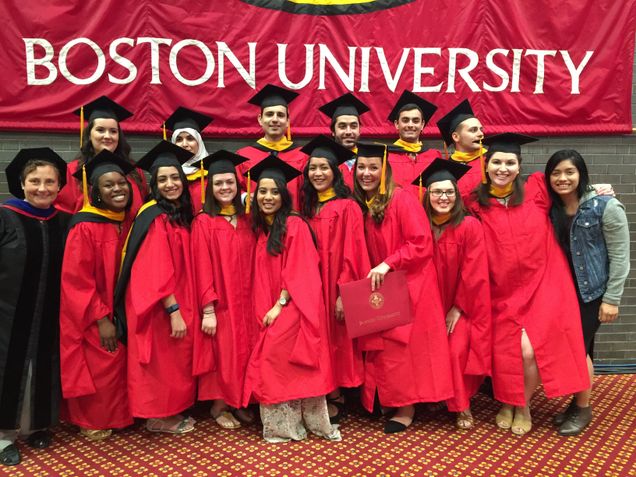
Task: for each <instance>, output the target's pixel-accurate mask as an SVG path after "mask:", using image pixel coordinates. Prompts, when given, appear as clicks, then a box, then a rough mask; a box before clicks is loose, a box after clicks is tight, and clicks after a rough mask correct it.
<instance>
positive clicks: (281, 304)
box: [278, 296, 291, 306]
mask: <svg viewBox="0 0 636 477" xmlns="http://www.w3.org/2000/svg"><path fill="white" fill-rule="evenodd" d="M290 301H291V298H285V297H284V296H281V297H280V298H279V299H278V303H279V304H280V306H285V305H287V303H289V302H290Z"/></svg>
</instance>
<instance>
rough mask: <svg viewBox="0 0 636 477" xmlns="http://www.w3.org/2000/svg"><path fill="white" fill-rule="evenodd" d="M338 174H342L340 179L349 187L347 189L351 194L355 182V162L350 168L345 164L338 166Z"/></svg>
mask: <svg viewBox="0 0 636 477" xmlns="http://www.w3.org/2000/svg"><path fill="white" fill-rule="evenodd" d="M340 172H342V179H343V180H344V183H345V184H346V185H347V186H349V189H351V191H352V192H353V183H354V182H355V180H356V171H355V162H354V163H353V165H352V166H351V167H349V166H348V165H347V164H346V163H345V164H340Z"/></svg>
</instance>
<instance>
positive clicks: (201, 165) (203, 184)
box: [199, 160, 205, 207]
mask: <svg viewBox="0 0 636 477" xmlns="http://www.w3.org/2000/svg"><path fill="white" fill-rule="evenodd" d="M199 172H200V173H201V206H202V207H203V204H205V175H204V173H203V161H202V160H201V161H199Z"/></svg>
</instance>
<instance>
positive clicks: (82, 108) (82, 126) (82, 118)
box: [80, 106, 84, 149]
mask: <svg viewBox="0 0 636 477" xmlns="http://www.w3.org/2000/svg"><path fill="white" fill-rule="evenodd" d="M83 136H84V106H82V107H81V108H80V149H81V148H82V145H83V144H82V143H83V141H84V139H83Z"/></svg>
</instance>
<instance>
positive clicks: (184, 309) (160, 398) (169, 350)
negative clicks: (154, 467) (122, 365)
mask: <svg viewBox="0 0 636 477" xmlns="http://www.w3.org/2000/svg"><path fill="white" fill-rule="evenodd" d="M172 294H174V296H175V298H176V300H177V303H178V304H179V310H180V311H181V316H182V317H183V320H184V321H185V323H186V326H187V332H186V336H185V337H183V338H181V339H175V338H171V337H170V334H171V333H172V328H171V326H170V317H169V316H168V314H167V313H166V311H165V307H164V305H163V302H162V299H163V298H166V297H168V296H170V295H172ZM195 310H196V308H195V305H194V279H193V271H192V262H191V254H190V231H189V230H188V229H187V228H185V227H180V226H177V225H173V224H171V223H170V221H169V220H168V216H167V215H166V214H161V215H159V216H158V217H157V218H155V220H154V221H153V222H152V223H151V224H150V227H149V228H148V233H147V235H146V237H145V239H144V241H143V243H142V244H141V246H140V247H139V251H138V253H137V256H136V257H135V261H134V262H133V264H132V268H131V272H130V280H129V282H128V288H127V291H126V317H127V321H128V396H129V400H130V408H131V411H132V413H133V415H134V416H135V417H143V418H162V417H168V416H173V415H175V414H178V413H179V412H181V411H183V410H184V409H187V408H188V407H190V406H191V405H192V404H194V400H195V393H196V388H195V379H194V377H193V374H192V348H193V342H194V334H195V332H196V329H195V327H196V326H199V320H198V319H197V316H196V311H195Z"/></svg>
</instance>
